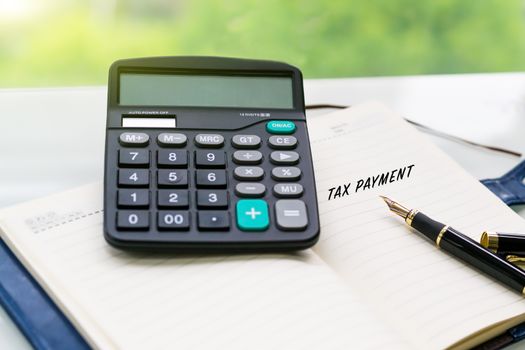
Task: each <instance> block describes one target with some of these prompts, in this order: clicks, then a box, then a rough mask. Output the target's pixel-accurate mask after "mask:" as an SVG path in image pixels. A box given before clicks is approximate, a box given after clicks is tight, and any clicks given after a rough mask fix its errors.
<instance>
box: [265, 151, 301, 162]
mask: <svg viewBox="0 0 525 350" xmlns="http://www.w3.org/2000/svg"><path fill="white" fill-rule="evenodd" d="M270 159H271V161H272V163H274V164H290V165H291V164H297V163H298V162H299V154H298V153H297V152H293V151H275V152H272V153H271V154H270Z"/></svg>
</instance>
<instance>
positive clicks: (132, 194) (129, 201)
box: [117, 190, 149, 208]
mask: <svg viewBox="0 0 525 350" xmlns="http://www.w3.org/2000/svg"><path fill="white" fill-rule="evenodd" d="M117 204H118V206H119V207H121V208H123V207H148V206H149V191H148V190H118V191H117Z"/></svg>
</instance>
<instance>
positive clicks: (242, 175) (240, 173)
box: [233, 166, 264, 181]
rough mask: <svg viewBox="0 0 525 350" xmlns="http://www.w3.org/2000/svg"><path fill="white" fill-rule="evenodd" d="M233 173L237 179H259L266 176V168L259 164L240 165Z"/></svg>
mask: <svg viewBox="0 0 525 350" xmlns="http://www.w3.org/2000/svg"><path fill="white" fill-rule="evenodd" d="M233 175H234V176H235V178H236V179H237V180H241V181H243V180H245V181H257V180H261V179H262V178H263V176H264V170H263V168H261V167H258V166H239V167H237V168H235V170H234V171H233Z"/></svg>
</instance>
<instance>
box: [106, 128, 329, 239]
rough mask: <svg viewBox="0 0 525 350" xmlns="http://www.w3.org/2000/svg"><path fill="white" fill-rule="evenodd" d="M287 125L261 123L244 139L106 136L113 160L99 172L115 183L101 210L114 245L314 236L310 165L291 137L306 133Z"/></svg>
mask: <svg viewBox="0 0 525 350" xmlns="http://www.w3.org/2000/svg"><path fill="white" fill-rule="evenodd" d="M296 123H297V122H296ZM293 124H294V123H292V122H287V121H284V122H282V121H277V122H275V123H273V124H272V126H271V127H268V126H267V125H266V123H264V124H263V123H261V124H259V125H258V126H256V127H253V128H246V129H245V130H243V131H244V132H235V131H224V132H215V131H214V132H195V131H185V130H182V129H181V130H177V132H173V133H172V132H164V131H163V130H158V131H157V130H148V132H142V131H141V132H135V131H133V130H131V131H126V130H124V131H118V130H114V131H112V132H113V134H112V135H113V137H114V138H113V140H115V141H114V142H113V145H114V146H113V147H114V148H113V151H114V152H115V153H114V154H115V156H114V157H109V159H113V160H112V162H113V163H112V164H109V163H107V164H106V167H107V168H108V167H114V168H115V171H114V172H110V173H111V174H115V175H112V176H110V177H109V178H107V181H106V191H113V193H114V194H113V195H112V196H109V198H110V200H114V202H113V204H111V203H108V202H107V203H106V206H108V205H109V206H110V210H109V212H108V213H106V214H107V215H108V216H107V218H108V220H111V217H112V218H113V220H114V222H115V228H116V230H117V235H118V236H119V239H122V240H125V239H128V238H130V239H134V240H138V241H141V242H144V241H148V239H151V240H152V241H154V242H157V243H158V242H159V241H160V242H167V243H172V244H177V243H181V244H183V243H185V242H190V243H191V242H200V241H206V242H208V243H210V242H219V241H220V242H222V241H221V240H227V238H225V237H230V236H231V237H233V238H228V239H232V240H233V239H234V240H235V241H236V242H243V241H246V242H252V241H253V242H262V241H264V240H265V239H267V240H272V241H287V242H288V241H293V240H294V239H295V237H298V238H297V239H305V238H304V237H313V236H314V235H316V234H318V230H319V228H318V221H317V215H318V214H317V207H316V204H315V201H314V200H315V191H314V183H313V169H312V166H311V158H310V154H309V150H308V149H301V148H300V147H299V146H300V144H299V142H298V137H296V136H297V134H298V133H304V134H305V133H306V130H305V128H304V127H303V125H304V123H301V126H300V127H299V128H298V129H296V128H295V126H294V125H293ZM279 128H282V130H281V129H279ZM272 133H275V134H272ZM292 134H293V135H292ZM294 135H295V136H294ZM110 151H111V149H110ZM305 152H306V153H305ZM107 159H108V157H107ZM305 172H306V173H305ZM111 179H114V180H111ZM112 181H113V185H111V182H112ZM305 196H306V197H305ZM312 198H313V199H314V200H312ZM111 205H112V207H111ZM312 219H314V221H313V222H312V221H311V220H312ZM313 224H314V226H312V225H313ZM290 235H292V236H290ZM301 235H302V236H301ZM221 237H222V238H221ZM265 237H268V238H265ZM301 237H302V238H301ZM218 240H219V241H218ZM217 244H219V243H217Z"/></svg>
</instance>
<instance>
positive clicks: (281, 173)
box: [272, 166, 301, 181]
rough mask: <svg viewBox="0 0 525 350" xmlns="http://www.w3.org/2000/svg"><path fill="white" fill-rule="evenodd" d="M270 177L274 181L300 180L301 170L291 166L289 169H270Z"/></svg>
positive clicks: (280, 167)
mask: <svg viewBox="0 0 525 350" xmlns="http://www.w3.org/2000/svg"><path fill="white" fill-rule="evenodd" d="M272 177H273V178H274V180H287V181H294V180H299V178H301V169H299V168H297V167H294V166H291V167H282V166H279V167H276V168H273V169H272Z"/></svg>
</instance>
